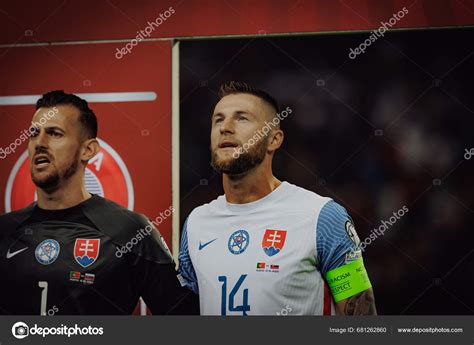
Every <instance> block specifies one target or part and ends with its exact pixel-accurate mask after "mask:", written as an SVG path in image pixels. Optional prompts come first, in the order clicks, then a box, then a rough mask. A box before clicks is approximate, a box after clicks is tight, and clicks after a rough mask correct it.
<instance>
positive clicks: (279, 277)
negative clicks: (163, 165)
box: [179, 182, 358, 315]
mask: <svg viewBox="0 0 474 345" xmlns="http://www.w3.org/2000/svg"><path fill="white" fill-rule="evenodd" d="M318 232H319V233H318ZM357 241H358V239H357V235H356V234H355V231H354V227H353V224H352V220H351V219H350V217H349V216H348V215H347V212H346V211H345V209H344V208H343V207H341V206H340V205H338V204H337V203H335V202H334V201H332V199H330V198H326V197H322V196H320V195H318V194H316V193H313V192H311V191H308V190H305V189H303V188H300V187H297V186H295V185H292V184H290V183H288V182H283V183H282V184H281V185H280V186H278V187H277V188H276V189H275V190H274V191H273V192H271V193H270V194H268V195H267V196H265V197H264V198H262V199H259V200H257V201H254V202H251V203H247V204H230V203H228V202H227V201H226V199H225V196H220V197H218V198H217V199H216V200H214V201H212V202H211V203H209V204H205V205H202V206H200V207H197V208H196V209H194V210H193V211H192V212H191V214H190V215H189V217H188V219H187V221H186V224H185V226H184V229H183V234H182V241H181V250H180V260H179V261H180V273H181V275H182V277H183V279H184V281H185V284H186V285H188V286H189V287H190V288H191V289H192V290H194V291H195V292H196V293H199V298H200V308H201V314H202V315H324V314H334V304H333V300H332V297H331V295H330V293H329V289H328V287H327V284H326V283H325V280H324V279H323V277H324V275H325V273H326V272H327V271H328V270H331V269H334V268H336V267H339V266H341V265H343V264H344V263H346V262H347V256H348V253H350V252H351V251H352V250H354V249H356V245H357V244H358V243H357ZM317 242H319V243H317Z"/></svg>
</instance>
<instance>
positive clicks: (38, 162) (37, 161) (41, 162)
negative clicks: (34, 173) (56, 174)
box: [33, 154, 51, 168]
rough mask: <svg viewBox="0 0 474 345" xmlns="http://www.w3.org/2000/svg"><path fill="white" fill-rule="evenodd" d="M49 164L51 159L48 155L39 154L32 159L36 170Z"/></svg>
mask: <svg viewBox="0 0 474 345" xmlns="http://www.w3.org/2000/svg"><path fill="white" fill-rule="evenodd" d="M50 163H51V159H50V158H49V156H48V155H45V154H39V155H36V156H35V157H34V158H33V164H34V165H35V167H37V168H42V167H45V166H47V165H48V164H50Z"/></svg>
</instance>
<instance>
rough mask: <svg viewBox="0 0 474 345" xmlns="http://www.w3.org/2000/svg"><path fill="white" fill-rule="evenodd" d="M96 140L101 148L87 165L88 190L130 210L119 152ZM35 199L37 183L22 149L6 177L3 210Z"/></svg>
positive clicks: (125, 171) (129, 194)
mask: <svg viewBox="0 0 474 345" xmlns="http://www.w3.org/2000/svg"><path fill="white" fill-rule="evenodd" d="M98 140H99V143H100V146H101V150H100V152H99V153H98V154H97V155H96V156H95V157H94V158H92V159H91V160H90V161H89V164H87V167H86V172H85V177H84V183H85V185H86V189H87V191H89V192H90V193H92V194H98V195H100V196H102V197H105V198H107V199H110V200H112V201H115V202H116V203H118V204H120V205H122V206H124V207H127V208H128V209H129V210H133V205H134V192H133V184H132V179H131V178H130V174H129V172H128V169H127V167H126V165H125V163H124V162H123V160H122V158H121V157H120V156H119V154H118V153H117V152H116V151H115V150H114V149H113V148H112V147H111V146H110V145H108V144H107V143H106V142H104V141H103V140H100V139H98ZM35 200H36V186H35V185H34V184H33V181H31V175H30V162H29V160H28V151H25V152H23V154H22V155H21V156H20V158H19V159H18V160H17V162H16V163H15V165H14V166H13V169H12V171H11V172H10V176H9V177H8V182H7V188H6V192H5V213H7V212H11V211H15V210H18V209H21V208H24V207H26V206H28V205H29V204H31V203H32V202H34V201H35Z"/></svg>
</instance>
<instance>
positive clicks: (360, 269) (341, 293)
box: [326, 258, 372, 302]
mask: <svg viewBox="0 0 474 345" xmlns="http://www.w3.org/2000/svg"><path fill="white" fill-rule="evenodd" d="M326 281H327V283H328V285H329V288H330V289H331V292H332V296H333V298H334V301H335V302H339V301H342V300H343V299H346V298H349V297H351V296H354V295H356V294H358V293H359V292H362V291H365V290H367V289H370V288H371V287H372V284H370V280H369V276H368V275H367V271H366V270H365V267H364V262H363V261H362V258H360V259H357V260H355V261H352V262H350V263H348V264H345V265H343V266H341V267H338V268H335V269H333V270H331V271H329V272H327V273H326Z"/></svg>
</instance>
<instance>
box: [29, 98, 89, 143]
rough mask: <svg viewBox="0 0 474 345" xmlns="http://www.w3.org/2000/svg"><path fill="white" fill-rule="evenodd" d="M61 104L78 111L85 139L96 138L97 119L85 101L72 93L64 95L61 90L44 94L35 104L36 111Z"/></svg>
mask: <svg viewBox="0 0 474 345" xmlns="http://www.w3.org/2000/svg"><path fill="white" fill-rule="evenodd" d="M61 104H69V105H72V106H74V107H76V108H77V109H78V110H79V121H80V122H81V124H82V126H83V128H84V130H85V132H86V134H87V139H93V138H96V137H97V117H96V116H95V114H94V112H93V111H92V109H91V108H89V105H88V104H87V101H86V100H84V99H82V98H80V97H78V96H76V95H74V94H72V93H65V92H64V91H63V90H54V91H49V92H46V93H45V94H43V95H42V96H41V98H40V99H39V100H38V101H37V102H36V110H38V109H39V108H50V107H54V106H55V105H61Z"/></svg>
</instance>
